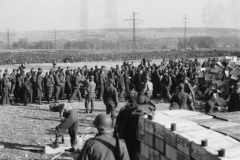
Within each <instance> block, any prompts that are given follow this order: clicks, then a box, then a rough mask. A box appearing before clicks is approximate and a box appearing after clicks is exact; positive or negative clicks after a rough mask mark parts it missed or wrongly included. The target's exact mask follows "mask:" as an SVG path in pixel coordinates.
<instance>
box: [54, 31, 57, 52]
mask: <svg viewBox="0 0 240 160" xmlns="http://www.w3.org/2000/svg"><path fill="white" fill-rule="evenodd" d="M54 38H55V40H54V41H55V49H57V30H56V29H55V32H54Z"/></svg>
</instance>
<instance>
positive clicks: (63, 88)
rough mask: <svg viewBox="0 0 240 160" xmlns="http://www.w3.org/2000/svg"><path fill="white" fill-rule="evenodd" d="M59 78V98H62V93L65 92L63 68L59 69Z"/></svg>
mask: <svg viewBox="0 0 240 160" xmlns="http://www.w3.org/2000/svg"><path fill="white" fill-rule="evenodd" d="M59 78H60V83H61V86H60V87H61V93H60V97H59V98H60V99H63V97H64V93H65V74H64V69H61V70H60V74H59Z"/></svg>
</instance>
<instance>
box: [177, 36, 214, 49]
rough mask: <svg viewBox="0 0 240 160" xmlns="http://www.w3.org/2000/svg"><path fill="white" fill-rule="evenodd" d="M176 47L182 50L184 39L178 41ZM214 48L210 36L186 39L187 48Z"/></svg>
mask: <svg viewBox="0 0 240 160" xmlns="http://www.w3.org/2000/svg"><path fill="white" fill-rule="evenodd" d="M177 46H178V48H179V49H183V48H184V39H180V38H179V39H178V43H177ZM214 46H215V41H214V39H213V37H210V36H193V37H189V38H187V39H186V47H187V48H192V49H194V48H196V47H198V48H212V47H214Z"/></svg>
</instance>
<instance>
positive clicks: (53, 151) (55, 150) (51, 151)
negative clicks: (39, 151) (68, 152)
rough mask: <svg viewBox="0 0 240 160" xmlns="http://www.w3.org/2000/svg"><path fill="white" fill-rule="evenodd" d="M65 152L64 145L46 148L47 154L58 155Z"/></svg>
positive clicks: (47, 146)
mask: <svg viewBox="0 0 240 160" xmlns="http://www.w3.org/2000/svg"><path fill="white" fill-rule="evenodd" d="M63 152H65V146H64V144H60V145H59V147H57V148H53V147H52V146H51V145H50V144H49V145H46V146H45V154H58V153H63Z"/></svg>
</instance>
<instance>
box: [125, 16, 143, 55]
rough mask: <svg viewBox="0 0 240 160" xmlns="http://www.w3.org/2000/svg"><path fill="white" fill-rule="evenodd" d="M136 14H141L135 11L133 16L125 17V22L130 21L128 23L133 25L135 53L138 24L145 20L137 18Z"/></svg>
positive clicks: (133, 47) (133, 48)
mask: <svg viewBox="0 0 240 160" xmlns="http://www.w3.org/2000/svg"><path fill="white" fill-rule="evenodd" d="M136 15H138V16H140V14H139V13H135V12H133V14H132V16H131V17H130V19H124V22H125V21H128V23H129V24H130V26H131V25H133V39H132V41H133V45H132V50H133V53H135V49H136V25H137V26H138V24H139V23H140V22H143V20H141V19H136V18H135V17H136Z"/></svg>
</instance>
